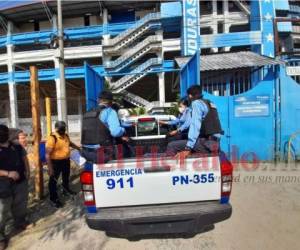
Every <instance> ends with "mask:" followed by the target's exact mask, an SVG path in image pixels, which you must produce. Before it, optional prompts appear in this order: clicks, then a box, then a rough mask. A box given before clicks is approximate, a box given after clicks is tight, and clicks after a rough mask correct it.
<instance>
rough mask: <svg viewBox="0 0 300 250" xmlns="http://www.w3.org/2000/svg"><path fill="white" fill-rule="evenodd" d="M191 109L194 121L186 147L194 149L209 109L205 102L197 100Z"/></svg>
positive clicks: (192, 121)
mask: <svg viewBox="0 0 300 250" xmlns="http://www.w3.org/2000/svg"><path fill="white" fill-rule="evenodd" d="M191 108H192V119H191V124H190V129H189V133H188V141H187V144H186V146H187V147H188V148H190V149H193V148H194V146H195V144H196V141H197V139H198V138H199V135H200V130H201V124H202V120H203V119H204V117H205V116H206V115H207V113H208V107H207V105H206V104H205V103H204V102H203V101H201V100H195V101H193V102H192V105H191Z"/></svg>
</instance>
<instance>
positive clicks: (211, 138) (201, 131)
mask: <svg viewBox="0 0 300 250" xmlns="http://www.w3.org/2000/svg"><path fill="white" fill-rule="evenodd" d="M187 95H188V98H189V100H190V101H191V110H192V112H191V116H192V118H191V123H190V127H189V131H188V138H187V140H178V141H172V142H170V143H169V144H168V146H167V154H170V155H175V154H178V153H180V155H181V156H182V157H183V158H185V157H187V156H188V155H190V154H191V153H192V152H195V153H204V154H205V153H207V154H208V153H213V152H219V149H220V137H221V135H222V134H223V130H222V128H221V123H220V119H219V116H218V111H217V108H216V106H215V105H214V104H213V103H212V102H210V101H209V100H206V99H203V95H202V88H201V86H200V85H193V86H191V87H190V88H188V90H187Z"/></svg>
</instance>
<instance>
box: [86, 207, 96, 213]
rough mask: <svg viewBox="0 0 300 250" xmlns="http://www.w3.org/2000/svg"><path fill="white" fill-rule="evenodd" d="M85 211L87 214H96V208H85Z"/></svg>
mask: <svg viewBox="0 0 300 250" xmlns="http://www.w3.org/2000/svg"><path fill="white" fill-rule="evenodd" d="M86 210H87V212H88V213H90V214H95V213H97V208H96V207H95V206H87V207H86Z"/></svg>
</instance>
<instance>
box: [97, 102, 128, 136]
mask: <svg viewBox="0 0 300 250" xmlns="http://www.w3.org/2000/svg"><path fill="white" fill-rule="evenodd" d="M99 119H100V121H101V122H103V123H104V125H105V126H106V127H107V128H108V129H109V132H110V134H111V136H112V137H120V136H122V135H123V134H124V132H125V129H124V128H123V127H121V124H120V120H119V117H118V114H117V112H116V111H115V110H114V109H112V108H111V107H107V108H106V109H104V110H102V112H101V113H100V115H99Z"/></svg>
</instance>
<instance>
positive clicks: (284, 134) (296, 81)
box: [280, 61, 300, 160]
mask: <svg viewBox="0 0 300 250" xmlns="http://www.w3.org/2000/svg"><path fill="white" fill-rule="evenodd" d="M288 65H290V66H293V67H295V68H292V70H296V72H294V73H293V72H289V71H291V70H289V68H288V67H287V68H285V67H281V68H280V107H281V110H280V114H281V119H280V135H281V136H280V149H281V150H280V152H281V155H280V156H281V159H283V160H286V159H287V157H288V142H289V140H290V139H291V138H292V137H293V136H294V139H293V140H291V146H290V151H291V152H290V155H291V157H292V159H293V160H295V159H297V160H299V159H300V134H299V132H300V101H299V100H300V77H299V75H300V74H299V73H297V71H298V72H299V70H300V67H299V65H300V63H299V61H298V62H297V64H295V63H292V64H288ZM286 71H288V72H289V74H291V75H294V76H289V75H287V73H286Z"/></svg>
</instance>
